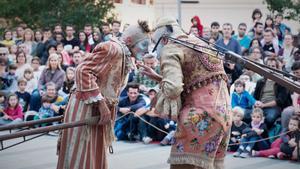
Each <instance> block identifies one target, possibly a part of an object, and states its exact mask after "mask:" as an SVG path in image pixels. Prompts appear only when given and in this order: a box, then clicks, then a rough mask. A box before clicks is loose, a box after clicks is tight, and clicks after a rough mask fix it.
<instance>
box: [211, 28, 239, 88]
mask: <svg viewBox="0 0 300 169" xmlns="http://www.w3.org/2000/svg"><path fill="white" fill-rule="evenodd" d="M222 32H223V37H222V38H221V39H219V40H218V41H217V42H216V44H217V45H218V46H221V47H223V48H225V49H227V50H230V51H232V52H234V53H237V54H241V47H240V44H239V42H238V41H237V40H235V39H234V38H232V25H231V24H230V23H224V24H223V26H222ZM224 69H225V72H226V74H227V75H228V77H229V81H228V82H229V83H230V85H231V84H233V83H234V81H235V80H236V79H238V78H239V76H240V75H241V74H242V73H243V72H242V67H241V65H240V64H235V63H229V62H227V63H224Z"/></svg>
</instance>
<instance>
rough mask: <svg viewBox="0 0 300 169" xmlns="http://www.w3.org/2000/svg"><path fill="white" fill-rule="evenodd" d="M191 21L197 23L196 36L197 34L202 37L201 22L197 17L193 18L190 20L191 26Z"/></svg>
mask: <svg viewBox="0 0 300 169" xmlns="http://www.w3.org/2000/svg"><path fill="white" fill-rule="evenodd" d="M193 20H195V21H196V22H197V25H196V26H197V28H198V34H199V36H200V37H202V35H203V25H202V24H201V20H200V18H199V16H194V17H193V18H192V19H191V22H192V24H194V23H193Z"/></svg>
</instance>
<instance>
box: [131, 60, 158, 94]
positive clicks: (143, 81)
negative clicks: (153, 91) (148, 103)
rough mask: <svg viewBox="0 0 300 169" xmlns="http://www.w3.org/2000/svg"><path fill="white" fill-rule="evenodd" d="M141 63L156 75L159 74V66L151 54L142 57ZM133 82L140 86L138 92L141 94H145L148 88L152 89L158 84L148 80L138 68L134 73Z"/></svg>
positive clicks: (141, 69)
mask: <svg viewBox="0 0 300 169" xmlns="http://www.w3.org/2000/svg"><path fill="white" fill-rule="evenodd" d="M143 62H144V64H145V65H146V66H148V67H150V68H151V69H153V70H154V71H155V72H156V73H158V74H159V72H160V71H159V70H160V68H159V65H158V61H157V59H156V57H155V56H154V55H153V54H146V55H144V56H143ZM133 81H134V82H136V83H139V84H140V90H141V91H142V92H143V93H147V92H148V91H149V89H150V88H153V87H155V86H156V85H157V84H158V82H156V81H154V80H152V79H150V78H149V77H148V76H146V75H144V74H143V68H140V69H139V70H138V71H137V72H136V73H135V76H134V79H133Z"/></svg>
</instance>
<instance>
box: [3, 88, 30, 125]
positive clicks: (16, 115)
mask: <svg viewBox="0 0 300 169" xmlns="http://www.w3.org/2000/svg"><path fill="white" fill-rule="evenodd" d="M7 100H8V104H7V107H6V108H5V109H4V111H3V114H4V115H3V116H2V117H1V118H0V125H4V124H12V123H18V122H22V121H23V116H24V114H23V110H22V107H21V105H20V104H19V100H18V96H17V95H16V94H14V93H13V94H9V95H8V97H7Z"/></svg>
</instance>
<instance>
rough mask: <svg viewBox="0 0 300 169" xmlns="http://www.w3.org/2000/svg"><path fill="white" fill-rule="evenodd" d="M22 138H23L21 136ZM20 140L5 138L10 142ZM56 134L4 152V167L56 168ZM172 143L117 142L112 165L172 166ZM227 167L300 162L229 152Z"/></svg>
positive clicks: (281, 168)
mask: <svg viewBox="0 0 300 169" xmlns="http://www.w3.org/2000/svg"><path fill="white" fill-rule="evenodd" d="M18 140H22V139H18ZM14 141H16V140H12V141H9V142H4V143H6V144H10V143H12V142H14ZM56 141H57V137H56V136H43V137H40V138H37V139H34V140H32V141H29V142H26V143H23V144H21V145H18V146H16V147H13V148H9V149H7V150H4V151H1V152H0V168H1V169H55V168H56V162H57V156H56V154H55V153H56ZM169 151H170V146H167V147H161V146H159V145H157V144H150V145H144V144H142V143H127V142H116V143H115V144H114V154H113V155H109V157H108V159H109V169H168V168H169V167H168V164H167V163H166V160H167V158H168V155H169ZM225 163H226V169H299V168H300V163H293V162H290V161H281V160H271V159H266V158H248V159H241V158H233V157H232V155H231V154H228V155H227V156H226V160H225Z"/></svg>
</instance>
